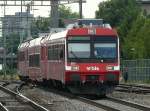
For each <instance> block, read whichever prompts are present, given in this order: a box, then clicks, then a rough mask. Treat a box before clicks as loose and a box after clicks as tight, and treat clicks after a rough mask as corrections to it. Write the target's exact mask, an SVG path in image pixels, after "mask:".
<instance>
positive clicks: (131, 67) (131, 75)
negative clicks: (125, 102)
mask: <svg viewBox="0 0 150 111" xmlns="http://www.w3.org/2000/svg"><path fill="white" fill-rule="evenodd" d="M121 70H122V74H123V75H125V73H127V74H128V80H129V81H150V59H140V60H122V61H121Z"/></svg>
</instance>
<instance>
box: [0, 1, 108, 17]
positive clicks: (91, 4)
mask: <svg viewBox="0 0 150 111" xmlns="http://www.w3.org/2000/svg"><path fill="white" fill-rule="evenodd" d="M86 1H87V2H86V3H84V4H83V16H84V17H85V18H94V17H95V11H96V10H97V9H98V4H99V3H100V2H102V1H106V0H86ZM66 6H69V7H71V9H72V11H73V12H79V5H78V4H77V3H74V4H70V5H66ZM33 8H35V9H39V8H38V7H33ZM18 11H20V7H7V8H6V15H14V13H15V12H18ZM24 11H25V8H24ZM32 13H33V12H32ZM49 13H50V8H49V7H42V8H41V7H40V9H39V10H34V15H35V16H38V15H40V16H48V15H49ZM2 15H3V8H2V7H0V16H2Z"/></svg>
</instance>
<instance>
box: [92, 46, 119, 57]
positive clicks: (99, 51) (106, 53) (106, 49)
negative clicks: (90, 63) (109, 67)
mask: <svg viewBox="0 0 150 111" xmlns="http://www.w3.org/2000/svg"><path fill="white" fill-rule="evenodd" d="M116 54H117V53H116V43H95V44H94V56H95V57H96V58H100V59H107V58H109V59H114V58H116Z"/></svg>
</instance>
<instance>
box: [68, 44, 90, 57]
mask: <svg viewBox="0 0 150 111" xmlns="http://www.w3.org/2000/svg"><path fill="white" fill-rule="evenodd" d="M90 49H91V48H90V43H69V44H68V56H69V58H90Z"/></svg>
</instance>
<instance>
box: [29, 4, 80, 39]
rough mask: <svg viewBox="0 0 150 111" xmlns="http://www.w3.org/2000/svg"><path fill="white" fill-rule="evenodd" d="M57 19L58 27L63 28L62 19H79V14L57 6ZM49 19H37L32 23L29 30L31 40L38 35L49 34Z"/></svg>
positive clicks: (62, 6) (68, 8)
mask: <svg viewBox="0 0 150 111" xmlns="http://www.w3.org/2000/svg"><path fill="white" fill-rule="evenodd" d="M59 17H60V19H59V27H65V24H64V19H77V18H79V14H78V13H76V12H72V10H71V9H70V7H65V6H64V5H61V6H59ZM50 19H51V17H48V18H44V17H38V18H37V20H35V21H33V23H32V28H31V29H32V30H31V33H32V36H33V38H36V37H38V33H43V32H49V26H50Z"/></svg>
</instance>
